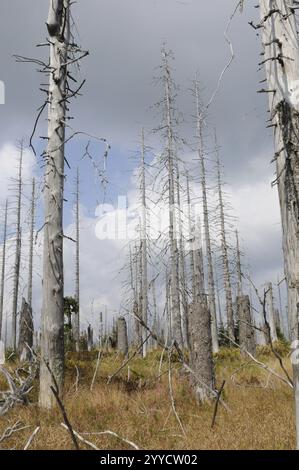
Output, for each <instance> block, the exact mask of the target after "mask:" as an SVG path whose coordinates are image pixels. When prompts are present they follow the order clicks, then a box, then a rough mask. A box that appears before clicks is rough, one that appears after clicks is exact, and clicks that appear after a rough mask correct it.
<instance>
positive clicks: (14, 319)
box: [11, 142, 24, 351]
mask: <svg viewBox="0 0 299 470" xmlns="http://www.w3.org/2000/svg"><path fill="white" fill-rule="evenodd" d="M23 152H24V148H23V142H21V144H20V157H19V169H18V178H17V207H16V211H17V212H16V251H15V262H14V277H13V294H12V319H11V342H12V347H13V350H14V351H16V350H17V315H18V297H19V284H20V266H21V245H22V236H21V207H22V188H23V181H22V168H23Z"/></svg>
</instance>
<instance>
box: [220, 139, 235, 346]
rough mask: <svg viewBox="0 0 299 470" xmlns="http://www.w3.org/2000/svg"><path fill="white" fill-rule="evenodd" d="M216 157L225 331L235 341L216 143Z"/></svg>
mask: <svg viewBox="0 0 299 470" xmlns="http://www.w3.org/2000/svg"><path fill="white" fill-rule="evenodd" d="M216 157H217V187H218V200H219V215H220V236H221V250H222V262H223V274H224V288H225V299H226V315H227V329H228V335H229V337H230V339H232V340H234V339H235V326H234V311H233V298H232V287H231V276H230V268H229V258H228V244H227V237H226V224H225V212H224V201H223V193H222V177H221V167H220V157H219V149H218V145H217V142H216Z"/></svg>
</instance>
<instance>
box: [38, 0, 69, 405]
mask: <svg viewBox="0 0 299 470" xmlns="http://www.w3.org/2000/svg"><path fill="white" fill-rule="evenodd" d="M69 15H70V1H69V0H60V1H53V0H50V5H49V17H48V22H47V26H48V32H49V35H50V42H49V44H50V67H51V70H52V72H51V73H50V74H49V98H48V99H49V108H48V148H47V151H46V154H45V163H46V166H45V190H44V198H45V226H44V255H43V305H42V341H41V357H42V360H41V367H40V394H39V403H40V406H41V407H42V408H48V409H51V408H53V407H54V406H55V404H56V403H55V402H56V400H55V397H54V396H53V393H52V391H51V388H50V387H51V386H53V378H52V374H53V376H54V377H55V380H56V383H57V385H58V388H59V393H60V395H61V394H62V393H63V384H64V307H63V303H64V281H63V193H64V157H65V152H64V147H65V119H66V102H65V98H66V80H67V65H66V64H67V61H68V46H69ZM47 365H48V367H47ZM49 369H50V370H49ZM50 371H51V373H52V374H51V373H50Z"/></svg>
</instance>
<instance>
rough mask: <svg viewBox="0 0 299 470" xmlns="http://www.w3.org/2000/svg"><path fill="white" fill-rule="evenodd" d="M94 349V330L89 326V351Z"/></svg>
mask: <svg viewBox="0 0 299 470" xmlns="http://www.w3.org/2000/svg"><path fill="white" fill-rule="evenodd" d="M92 348H93V329H92V327H91V325H90V324H89V325H88V328H87V351H89V352H90V351H91V350H92Z"/></svg>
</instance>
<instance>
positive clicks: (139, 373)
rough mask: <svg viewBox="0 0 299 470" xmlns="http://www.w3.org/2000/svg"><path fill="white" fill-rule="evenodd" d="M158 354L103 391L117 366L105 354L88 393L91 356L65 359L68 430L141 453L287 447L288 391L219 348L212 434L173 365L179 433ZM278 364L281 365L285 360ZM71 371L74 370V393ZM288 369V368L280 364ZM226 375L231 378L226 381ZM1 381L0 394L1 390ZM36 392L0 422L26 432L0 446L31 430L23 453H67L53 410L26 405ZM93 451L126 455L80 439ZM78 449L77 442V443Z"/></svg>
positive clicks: (19, 439)
mask: <svg viewBox="0 0 299 470" xmlns="http://www.w3.org/2000/svg"><path fill="white" fill-rule="evenodd" d="M159 359H160V352H155V353H151V354H150V356H149V358H147V359H146V360H142V359H141V358H136V359H135V360H133V361H132V363H130V368H131V377H130V380H128V378H127V372H128V371H127V368H125V369H124V371H123V372H122V373H121V374H120V375H119V376H118V377H116V378H115V379H114V380H113V381H112V383H111V384H110V385H107V377H108V376H109V375H111V374H112V373H113V372H114V371H115V370H117V368H118V367H119V366H120V365H121V363H122V361H121V358H120V357H118V356H117V355H115V354H110V355H106V356H104V357H103V358H102V360H101V365H100V369H99V373H98V377H97V379H96V382H95V385H94V389H93V391H92V392H91V391H90V390H89V388H90V383H91V380H92V376H93V372H94V368H95V364H96V353H91V354H83V355H81V356H78V355H72V356H71V357H69V358H68V359H67V376H66V393H65V398H64V403H65V406H66V410H67V413H68V416H69V419H70V421H71V423H72V425H73V427H74V429H75V430H76V431H78V432H79V433H84V432H100V431H104V430H111V431H114V432H116V433H118V434H119V435H121V436H123V437H125V438H127V439H129V440H131V441H133V442H135V443H136V444H137V445H138V446H139V447H140V448H141V449H180V450H183V449H293V448H294V446H295V429H294V419H293V400H292V390H291V389H290V388H288V387H287V385H285V384H283V383H282V382H280V381H279V380H278V379H276V378H274V377H273V376H270V377H269V376H268V374H267V372H266V371H263V370H261V369H260V368H258V367H257V366H256V365H253V364H249V365H246V366H243V365H244V364H245V363H246V361H247V360H246V359H242V358H241V357H240V355H239V353H238V352H237V351H235V350H230V351H227V350H223V351H221V353H220V354H219V355H218V357H217V358H216V370H217V382H218V385H220V384H221V383H222V381H223V379H226V380H227V383H226V386H225V392H224V398H225V401H226V402H227V404H228V405H229V406H230V408H231V411H230V412H227V411H225V409H224V408H223V407H222V406H220V408H219V412H218V416H217V422H216V426H215V428H214V429H213V430H212V429H211V421H212V415H213V409H214V404H213V403H211V404H210V405H205V406H198V404H197V403H196V402H195V400H194V399H193V397H192V394H191V391H190V387H189V382H188V379H187V377H186V376H184V375H182V373H181V372H180V371H179V368H178V365H177V364H175V363H174V364H173V367H174V372H173V389H174V398H175V403H176V410H177V412H178V414H179V416H180V419H181V421H182V423H183V426H184V429H185V432H186V436H187V437H184V436H183V435H182V430H181V429H180V427H179V425H178V422H177V420H176V418H175V416H174V414H173V412H172V411H171V403H170V399H169V387H168V374H167V370H168V369H167V361H166V359H165V362H164V365H163V371H164V372H165V373H164V375H163V376H162V377H161V378H160V379H158V380H157V378H156V377H157V375H158V369H159ZM263 359H264V360H266V361H267V362H268V363H269V364H270V365H271V367H273V368H275V369H276V370H277V371H279V366H278V365H277V361H276V360H275V359H274V358H273V357H271V355H270V354H269V353H268V352H265V351H263ZM285 362H286V364H287V363H288V360H287V359H286V360H285ZM75 365H77V367H78V368H79V370H80V380H79V387H78V391H77V392H75V389H74V386H73V384H74V383H75V379H76V369H75ZM287 365H288V367H289V364H287ZM232 374H234V375H233V377H231V376H232ZM3 384H4V382H2V379H1V383H0V389H3ZM36 397H37V387H36V388H35V390H34V392H33V395H32V396H31V400H32V404H30V405H28V406H19V407H17V408H15V409H13V410H11V411H10V412H9V413H7V414H6V415H5V416H4V417H2V418H1V421H0V436H1V434H2V433H3V431H4V430H5V429H6V428H7V427H8V426H9V425H13V424H14V423H15V422H16V421H18V420H20V421H21V422H22V423H24V424H30V425H31V428H29V429H26V430H24V431H20V432H19V433H16V434H14V435H13V436H12V437H10V438H9V439H7V440H5V441H4V442H3V443H2V444H0V446H1V447H2V448H6V449H12V448H13V449H22V448H23V447H24V445H25V443H26V442H27V440H28V438H29V436H30V435H31V433H32V432H33V430H34V428H35V427H36V426H40V427H41V429H40V432H39V433H38V434H37V435H36V437H35V439H34V440H33V443H32V445H31V447H30V448H31V449H72V441H71V439H70V436H69V434H68V432H67V431H66V430H65V429H63V428H62V427H61V426H60V423H61V422H62V417H61V414H60V412H59V410H56V411H54V412H52V413H47V412H41V411H40V410H39V409H38V406H37V405H36V404H35V403H34V401H36ZM86 437H87V439H89V440H90V441H92V442H93V443H95V444H96V445H97V446H98V447H99V448H101V449H127V448H128V445H127V444H125V443H123V442H121V441H119V440H117V439H116V438H114V437H111V436H86ZM80 447H81V448H84V447H85V446H84V444H82V443H81V444H80Z"/></svg>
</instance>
